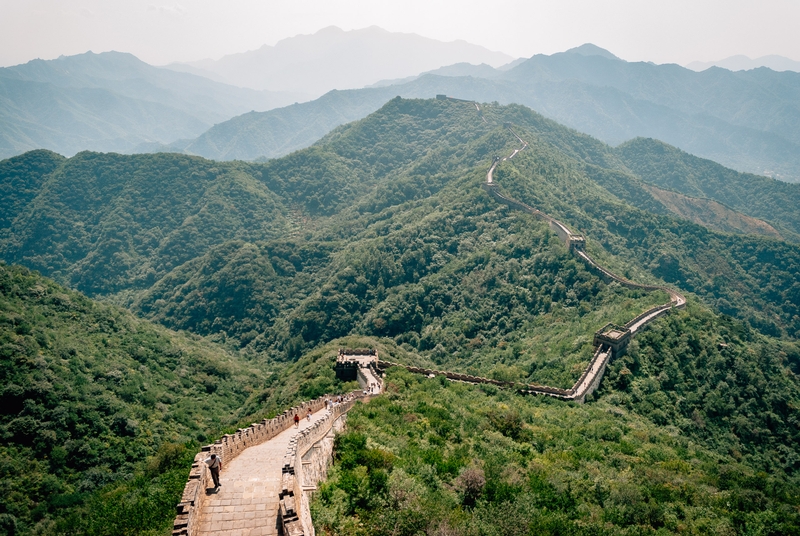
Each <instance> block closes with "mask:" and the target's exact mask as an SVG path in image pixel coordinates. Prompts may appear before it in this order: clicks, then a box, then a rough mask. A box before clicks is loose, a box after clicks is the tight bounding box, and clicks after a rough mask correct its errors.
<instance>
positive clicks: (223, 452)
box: [172, 396, 326, 536]
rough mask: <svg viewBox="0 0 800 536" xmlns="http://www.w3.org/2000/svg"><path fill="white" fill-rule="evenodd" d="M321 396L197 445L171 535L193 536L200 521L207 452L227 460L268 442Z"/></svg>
mask: <svg viewBox="0 0 800 536" xmlns="http://www.w3.org/2000/svg"><path fill="white" fill-rule="evenodd" d="M325 399H326V397H325V396H322V397H320V398H317V399H314V400H309V401H307V402H303V403H302V404H300V405H299V406H295V407H293V408H290V409H288V410H286V411H284V412H283V413H282V414H280V415H278V416H277V417H274V418H272V419H264V420H262V421H261V422H259V423H254V424H252V425H251V426H249V427H247V428H240V429H239V430H237V431H236V433H233V434H225V435H224V436H222V437H221V438H220V439H218V440H217V441H215V442H214V443H212V444H211V445H206V446H204V447H202V448H201V450H200V452H199V453H197V454H196V455H195V457H194V461H193V462H192V468H191V469H190V471H189V479H188V482H187V483H186V485H185V486H184V489H183V493H182V495H181V501H180V502H179V503H178V504H177V506H176V514H177V515H176V517H175V521H174V522H173V530H172V534H173V536H195V535H196V534H197V531H198V528H199V524H200V513H201V512H202V508H203V503H204V501H205V498H206V490H207V489H208V488H209V487H212V486H210V484H212V479H211V472H210V471H209V469H208V467H207V466H206V464H205V460H206V458H207V457H208V456H210V455H211V454H216V455H217V456H220V457H221V458H222V461H223V463H228V462H230V461H231V460H233V459H234V458H236V456H238V455H239V454H240V453H241V452H242V451H244V450H245V449H246V448H248V447H252V446H255V445H259V444H261V443H263V442H265V441H269V440H270V439H272V438H273V437H275V436H277V435H278V434H280V433H281V432H283V431H285V430H287V429H289V428H290V427H291V426H293V425H294V415H295V414H298V415H304V414H305V413H307V412H308V410H311V412H312V413H315V412H317V411H319V410H320V409H322V408H323V407H324V405H325Z"/></svg>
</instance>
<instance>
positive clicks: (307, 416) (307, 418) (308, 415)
mask: <svg viewBox="0 0 800 536" xmlns="http://www.w3.org/2000/svg"><path fill="white" fill-rule="evenodd" d="M306 420H307V421H308V422H311V410H308V414H307V415H306Z"/></svg>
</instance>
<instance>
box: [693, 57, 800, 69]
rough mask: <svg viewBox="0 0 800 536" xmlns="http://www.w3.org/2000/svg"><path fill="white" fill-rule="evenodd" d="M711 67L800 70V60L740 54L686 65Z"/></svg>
mask: <svg viewBox="0 0 800 536" xmlns="http://www.w3.org/2000/svg"><path fill="white" fill-rule="evenodd" d="M711 67H721V68H723V69H728V70H729V71H749V70H750V69H758V68H759V67H766V68H768V69H772V70H773V71H795V72H800V61H795V60H793V59H790V58H787V57H785V56H777V55H775V54H772V55H769V56H761V57H760V58H755V59H751V58H749V57H747V56H744V55H741V54H740V55H737V56H730V57H728V58H725V59H722V60H718V61H693V62H692V63H690V64H688V65H687V66H686V68H687V69H691V70H693V71H705V70H706V69H709V68H711Z"/></svg>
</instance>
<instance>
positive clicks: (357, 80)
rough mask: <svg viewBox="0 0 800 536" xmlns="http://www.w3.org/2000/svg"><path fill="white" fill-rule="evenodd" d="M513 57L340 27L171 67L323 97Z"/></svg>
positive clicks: (375, 29)
mask: <svg viewBox="0 0 800 536" xmlns="http://www.w3.org/2000/svg"><path fill="white" fill-rule="evenodd" d="M513 60H514V58H513V57H511V56H509V55H507V54H504V53H502V52H494V51H491V50H488V49H486V48H484V47H481V46H478V45H473V44H470V43H467V42H466V41H452V42H449V43H445V42H442V41H437V40H435V39H429V38H427V37H422V36H420V35H416V34H406V33H398V32H388V31H386V30H383V29H381V28H378V27H377V26H371V27H369V28H363V29H360V30H351V31H344V30H341V29H340V28H337V27H335V26H330V27H328V28H323V29H321V30H319V31H318V32H316V33H314V34H312V35H298V36H295V37H291V38H288V39H284V40H282V41H279V42H278V43H277V44H276V45H275V46H269V45H264V46H262V47H261V48H259V49H258V50H251V51H248V52H242V53H240V54H231V55H228V56H224V57H222V58H220V59H218V60H211V59H206V60H200V61H193V62H189V63H187V64H172V65H168V66H167V67H169V68H173V69H182V70H189V71H190V72H195V73H197V74H201V75H205V76H211V77H216V78H217V79H218V80H221V81H225V82H227V83H229V84H233V85H237V86H242V87H249V88H253V89H267V90H270V91H293V92H301V93H307V94H309V95H312V96H313V97H318V96H320V95H322V94H323V93H326V92H328V91H330V90H332V89H352V88H360V87H364V86H367V85H369V84H373V83H375V82H377V81H379V80H382V79H385V78H402V77H406V76H412V75H417V74H419V73H421V72H424V71H429V70H431V69H436V68H438V67H441V66H444V65H451V64H454V63H459V62H467V63H475V64H480V63H486V64H489V65H491V66H493V67H500V66H502V65H504V64H507V63H509V62H511V61H513Z"/></svg>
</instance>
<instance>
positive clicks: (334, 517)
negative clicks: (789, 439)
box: [312, 320, 800, 536]
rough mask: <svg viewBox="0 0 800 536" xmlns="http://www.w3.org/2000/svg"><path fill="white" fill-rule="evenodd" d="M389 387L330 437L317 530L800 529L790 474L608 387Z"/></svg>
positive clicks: (402, 380)
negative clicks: (577, 395) (653, 414)
mask: <svg viewBox="0 0 800 536" xmlns="http://www.w3.org/2000/svg"><path fill="white" fill-rule="evenodd" d="M680 321H681V320H679V322H680ZM690 359H691V358H690ZM658 368H659V367H657V366H655V367H653V370H652V372H654V373H658ZM640 381H641V380H640V379H637V380H635V382H634V385H633V386H632V387H631V389H632V390H633V391H637V387H639V386H637V385H636V382H640ZM647 381H653V380H652V379H648V380H647ZM676 383H677V384H678V385H680V384H681V382H680V380H679V381H678V382H676ZM387 387H388V393H387V394H386V395H384V396H383V397H381V398H379V399H377V400H374V401H372V402H370V403H369V404H368V405H364V406H361V407H358V408H357V409H355V410H353V411H351V412H350V414H349V416H348V430H347V432H346V433H345V434H342V435H340V436H339V437H337V445H336V453H337V460H336V464H335V466H334V469H333V470H332V471H331V474H330V477H329V480H328V481H327V482H326V483H325V484H324V485H323V486H322V488H321V489H320V491H319V492H318V493H317V495H316V496H315V500H314V503H313V504H312V513H313V515H314V519H315V524H316V527H317V530H318V532H324V533H326V534H339V535H344V534H348V535H365V536H366V535H378V534H386V535H389V534H392V535H395V536H402V535H413V534H460V535H497V536H509V535H529V534H537V535H538V534H655V533H659V534H667V533H688V534H796V533H797V532H798V531H800V516H798V510H797V507H798V496H797V489H798V484H799V483H798V481H797V475H793V476H786V474H785V473H782V472H780V471H776V472H772V473H770V472H765V471H763V470H762V469H761V468H760V467H758V466H753V465H750V464H748V463H747V460H741V457H740V456H736V455H733V456H732V455H728V454H725V453H720V452H719V450H715V449H714V446H716V445H714V446H710V445H708V442H707V441H706V440H703V439H700V438H698V437H697V435H696V434H693V433H688V434H685V433H682V432H683V429H681V428H677V427H664V426H663V425H660V424H659V423H654V422H652V421H650V420H647V419H644V418H642V417H641V416H639V415H638V414H637V413H635V412H630V411H628V410H627V409H625V407H624V406H623V407H620V406H618V405H617V404H615V403H613V402H614V401H612V400H611V399H610V397H601V398H600V400H599V401H598V402H597V403H594V404H590V405H588V406H572V405H565V404H563V403H560V402H556V401H552V400H551V399H547V398H544V399H536V398H523V397H519V396H514V395H512V394H509V393H507V392H502V391H497V390H496V389H494V388H483V389H479V388H477V387H474V386H468V385H463V384H450V383H449V382H447V381H440V380H439V379H426V378H421V377H419V376H414V375H411V374H408V373H406V372H405V371H397V370H394V371H391V372H390V374H389V376H388V379H387ZM775 394H777V393H775ZM651 396H652V395H651ZM644 404H645V402H644V401H642V400H641V399H640V400H637V401H635V402H633V403H632V405H633V406H634V408H638V407H641V406H643V405H644ZM661 407H663V406H661ZM704 414H705V413H704V412H703V411H702V410H701V411H698V412H697V416H696V417H695V421H696V422H695V421H690V426H693V427H694V428H698V429H699V428H700V427H701V426H702V425H703V423H702V420H703V418H704V417H702V415H704ZM712 419H713V417H712ZM792 433H794V434H796V429H795V431H793V432H792ZM737 458H738V459H737ZM740 460H741V461H740Z"/></svg>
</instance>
